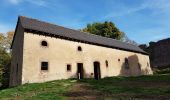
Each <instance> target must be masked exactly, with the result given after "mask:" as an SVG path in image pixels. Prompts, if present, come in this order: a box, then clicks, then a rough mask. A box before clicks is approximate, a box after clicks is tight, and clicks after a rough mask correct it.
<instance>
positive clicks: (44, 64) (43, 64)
mask: <svg viewBox="0 0 170 100" xmlns="http://www.w3.org/2000/svg"><path fill="white" fill-rule="evenodd" d="M41 70H48V62H41Z"/></svg>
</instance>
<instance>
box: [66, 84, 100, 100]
mask: <svg viewBox="0 0 170 100" xmlns="http://www.w3.org/2000/svg"><path fill="white" fill-rule="evenodd" d="M64 95H65V96H66V97H68V99H69V100H99V99H101V97H102V93H101V92H98V91H96V90H93V89H92V88H91V87H90V86H89V85H87V84H84V83H79V84H76V85H73V86H72V87H71V88H70V89H69V92H67V93H65V94H64Z"/></svg>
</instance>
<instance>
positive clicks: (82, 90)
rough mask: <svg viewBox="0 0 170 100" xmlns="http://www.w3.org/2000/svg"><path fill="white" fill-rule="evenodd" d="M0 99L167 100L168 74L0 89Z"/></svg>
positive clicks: (169, 83) (168, 88)
mask: <svg viewBox="0 0 170 100" xmlns="http://www.w3.org/2000/svg"><path fill="white" fill-rule="evenodd" d="M0 99H4V100H6V99H15V100H18V99H19V100H22V99H26V100H49V99H50V100H58V99H91V100H94V99H157V100H159V99H163V100H166V99H167V100H170V74H165V75H153V76H139V77H109V78H104V79H101V80H94V79H83V80H79V81H76V80H73V79H68V80H58V81H51V82H46V83H34V84H25V85H22V86H18V87H14V88H9V89H4V90H0Z"/></svg>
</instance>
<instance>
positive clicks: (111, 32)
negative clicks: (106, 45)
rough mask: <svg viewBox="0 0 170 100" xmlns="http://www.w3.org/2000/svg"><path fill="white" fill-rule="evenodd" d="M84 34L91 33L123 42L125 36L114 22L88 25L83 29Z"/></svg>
mask: <svg viewBox="0 0 170 100" xmlns="http://www.w3.org/2000/svg"><path fill="white" fill-rule="evenodd" d="M82 31H84V32H89V33H92V34H95V35H100V36H104V37H108V38H113V39H117V40H121V39H122V38H123V36H124V34H123V33H122V32H121V31H120V30H119V29H118V28H117V27H116V26H115V25H114V23H112V22H107V21H106V22H104V23H99V22H97V23H93V24H88V25H87V26H86V28H84V29H82Z"/></svg>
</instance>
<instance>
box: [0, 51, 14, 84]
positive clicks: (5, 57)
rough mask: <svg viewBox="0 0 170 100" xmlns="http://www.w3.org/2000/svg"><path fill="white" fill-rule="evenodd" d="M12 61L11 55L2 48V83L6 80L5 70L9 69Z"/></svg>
mask: <svg viewBox="0 0 170 100" xmlns="http://www.w3.org/2000/svg"><path fill="white" fill-rule="evenodd" d="M10 59H11V57H10V54H9V53H7V52H6V51H5V49H4V48H0V82H3V81H5V80H6V79H5V78H4V77H3V74H5V70H6V69H8V66H7V65H8V64H9V62H10Z"/></svg>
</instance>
